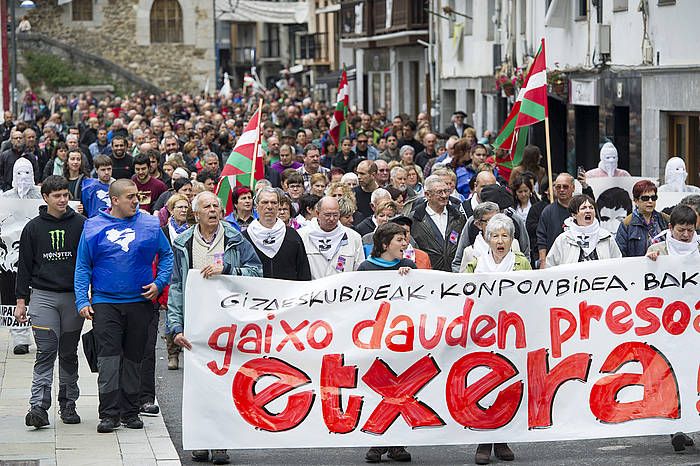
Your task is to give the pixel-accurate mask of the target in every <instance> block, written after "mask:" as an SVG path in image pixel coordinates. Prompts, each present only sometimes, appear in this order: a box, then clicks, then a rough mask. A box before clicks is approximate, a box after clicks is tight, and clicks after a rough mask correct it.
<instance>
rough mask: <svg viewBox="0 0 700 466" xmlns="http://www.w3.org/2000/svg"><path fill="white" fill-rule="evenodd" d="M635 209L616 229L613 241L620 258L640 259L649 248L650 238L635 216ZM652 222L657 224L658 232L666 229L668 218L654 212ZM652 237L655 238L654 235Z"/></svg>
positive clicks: (642, 223) (645, 228) (636, 215)
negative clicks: (618, 249)
mask: <svg viewBox="0 0 700 466" xmlns="http://www.w3.org/2000/svg"><path fill="white" fill-rule="evenodd" d="M636 210H637V209H636V208H635V209H634V211H633V213H631V214H629V215H628V216H627V217H625V219H624V220H623V221H622V223H620V226H619V227H617V234H616V235H615V241H616V242H617V245H618V247H619V248H620V252H622V257H641V256H644V255H646V253H647V249H648V248H649V246H651V238H650V237H649V233H648V231H647V226H646V225H645V224H644V221H643V220H642V219H641V218H639V215H638V214H636V213H635V212H636ZM652 217H653V221H655V222H657V223H658V226H659V231H658V232H657V233H660V232H661V231H663V230H665V229H666V228H668V221H669V220H670V217H669V216H668V215H666V214H664V213H660V212H656V211H654V212H653V213H652ZM657 233H655V234H654V236H656V234H657Z"/></svg>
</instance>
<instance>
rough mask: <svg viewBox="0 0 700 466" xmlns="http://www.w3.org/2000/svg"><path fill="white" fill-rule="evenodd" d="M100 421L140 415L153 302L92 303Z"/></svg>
mask: <svg viewBox="0 0 700 466" xmlns="http://www.w3.org/2000/svg"><path fill="white" fill-rule="evenodd" d="M92 308H93V309H94V311H95V317H94V320H93V328H94V331H95V338H96V339H97V344H98V347H99V349H98V353H97V366H98V374H97V386H98V390H99V396H100V405H99V408H98V411H99V415H100V419H105V418H115V419H119V418H120V417H121V418H122V419H125V418H129V417H133V416H136V415H138V412H139V391H140V389H141V363H142V361H143V354H144V349H145V347H146V340H147V337H148V326H149V324H150V323H151V320H152V319H153V305H152V304H151V302H150V301H143V302H137V303H99V304H93V306H92Z"/></svg>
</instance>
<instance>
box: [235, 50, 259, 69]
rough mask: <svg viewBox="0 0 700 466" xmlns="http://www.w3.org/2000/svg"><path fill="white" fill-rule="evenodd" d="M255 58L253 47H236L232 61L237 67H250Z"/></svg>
mask: <svg viewBox="0 0 700 466" xmlns="http://www.w3.org/2000/svg"><path fill="white" fill-rule="evenodd" d="M254 56H255V47H236V48H234V49H233V60H234V62H235V63H236V64H237V65H250V64H252V63H253V57H254Z"/></svg>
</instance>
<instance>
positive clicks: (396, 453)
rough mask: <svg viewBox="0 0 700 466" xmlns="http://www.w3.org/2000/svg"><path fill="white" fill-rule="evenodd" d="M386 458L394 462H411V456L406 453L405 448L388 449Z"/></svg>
mask: <svg viewBox="0 0 700 466" xmlns="http://www.w3.org/2000/svg"><path fill="white" fill-rule="evenodd" d="M387 456H388V457H389V458H391V459H392V460H394V461H401V462H408V461H411V454H410V453H409V452H407V451H406V448H405V447H389V453H388V454H387Z"/></svg>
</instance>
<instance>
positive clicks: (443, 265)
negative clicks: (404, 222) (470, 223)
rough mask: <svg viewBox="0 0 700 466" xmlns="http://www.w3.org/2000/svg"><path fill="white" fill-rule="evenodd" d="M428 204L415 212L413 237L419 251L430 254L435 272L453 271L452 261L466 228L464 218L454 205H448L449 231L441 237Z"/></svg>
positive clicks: (419, 207)
mask: <svg viewBox="0 0 700 466" xmlns="http://www.w3.org/2000/svg"><path fill="white" fill-rule="evenodd" d="M426 207H427V204H423V205H420V206H418V207H417V208H416V210H414V211H413V214H412V217H413V226H412V227H411V237H412V238H413V240H414V241H415V242H416V246H418V249H421V250H423V251H425V252H426V253H428V256H429V257H430V263H431V264H432V266H433V270H444V271H445V272H451V271H452V260H453V259H454V257H455V253H456V252H457V244H458V243H459V234H460V233H461V232H462V229H463V228H464V223H465V221H466V220H465V218H464V216H463V215H462V214H461V213H460V212H459V210H457V209H456V208H455V207H453V206H452V205H450V204H448V205H447V229H446V230H445V236H444V237H441V235H440V234H439V232H438V229H437V225H435V223H434V222H433V220H432V219H431V218H430V216H429V215H428V213H427V212H426Z"/></svg>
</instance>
